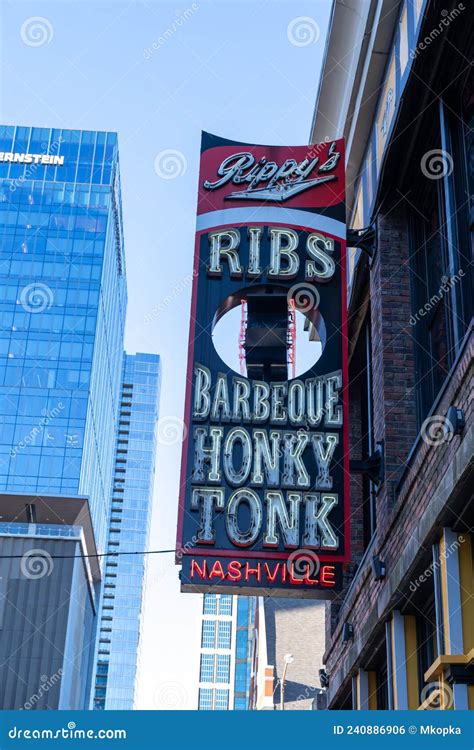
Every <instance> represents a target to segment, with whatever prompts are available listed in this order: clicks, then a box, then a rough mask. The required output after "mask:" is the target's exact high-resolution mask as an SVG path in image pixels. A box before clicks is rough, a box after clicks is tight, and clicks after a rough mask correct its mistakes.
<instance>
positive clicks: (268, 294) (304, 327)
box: [212, 283, 326, 382]
mask: <svg viewBox="0 0 474 750" xmlns="http://www.w3.org/2000/svg"><path fill="white" fill-rule="evenodd" d="M212 341H213V344H214V347H215V349H216V352H217V354H218V355H219V357H220V358H221V359H222V361H223V362H225V364H226V365H227V366H228V367H229V368H230V369H231V370H233V371H234V372H236V373H239V374H241V375H244V376H246V377H248V378H252V379H254V380H266V381H267V382H271V381H277V380H292V379H293V378H297V377H299V376H301V375H302V374H303V373H305V372H307V371H308V370H309V369H310V368H311V367H313V365H315V364H316V362H317V361H318V360H319V359H320V357H321V355H322V353H323V349H324V345H325V343H326V326H325V324H324V320H323V317H322V315H321V313H320V311H319V294H318V291H317V289H316V287H315V286H313V285H311V284H306V283H301V284H295V285H294V286H292V287H291V288H290V289H288V288H285V287H279V286H273V285H272V286H269V285H263V284H262V285H261V286H252V287H247V288H245V289H242V290H240V291H239V292H237V293H235V294H233V295H230V296H229V297H227V298H226V299H225V300H224V301H223V302H222V304H221V305H220V306H219V308H218V310H217V311H216V314H215V316H214V321H213V327H212Z"/></svg>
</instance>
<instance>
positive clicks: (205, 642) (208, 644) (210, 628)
mask: <svg viewBox="0 0 474 750" xmlns="http://www.w3.org/2000/svg"><path fill="white" fill-rule="evenodd" d="M215 644H216V622H215V620H203V623H202V641H201V646H202V648H214V647H215ZM229 648H230V645H229Z"/></svg>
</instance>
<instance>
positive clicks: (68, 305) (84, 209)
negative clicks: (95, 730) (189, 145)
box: [0, 127, 126, 708]
mask: <svg viewBox="0 0 474 750" xmlns="http://www.w3.org/2000/svg"><path fill="white" fill-rule="evenodd" d="M0 232H1V247H0V560H1V563H0V566H1V570H0V576H1V578H0V707H1V708H22V707H24V706H25V703H31V700H30V698H31V696H32V695H34V696H36V699H35V700H34V705H32V706H26V707H27V708H31V707H33V708H85V707H87V706H88V705H89V700H90V685H91V676H92V666H93V654H94V648H93V644H94V640H95V627H96V625H95V623H96V621H97V616H96V615H97V611H98V606H99V591H100V581H101V578H102V571H101V565H99V564H98V559H97V558H94V557H88V555H94V553H95V551H96V550H98V551H99V552H102V551H104V550H105V549H106V538H107V532H108V525H109V519H110V505H111V492H110V487H111V481H112V476H113V469H114V460H115V449H116V445H115V442H116V441H115V437H116V434H117V431H118V428H119V425H118V419H119V409H120V405H119V396H120V381H121V374H122V364H123V330H124V320H125V311H126V282H125V262H124V252H123V235H122V216H121V193H120V177H119V159H118V147H117V136H116V135H115V134H114V133H100V132H87V131H79V130H59V129H46V128H29V127H2V128H0ZM120 418H121V417H120ZM18 554H20V556H21V559H17V555H18ZM58 555H63V556H64V555H66V556H68V557H69V556H73V557H80V556H81V555H82V556H83V560H82V561H81V560H79V561H78V560H77V559H76V560H73V561H71V560H67V561H65V560H62V561H59V560H58V559H57V557H58ZM106 570H107V568H106ZM53 677H56V679H55V680H54V683H53V684H52V685H51V686H49V687H48V689H46V688H45V687H44V678H47V679H48V680H52V679H53ZM42 681H43V682H42ZM38 696H39V697H38Z"/></svg>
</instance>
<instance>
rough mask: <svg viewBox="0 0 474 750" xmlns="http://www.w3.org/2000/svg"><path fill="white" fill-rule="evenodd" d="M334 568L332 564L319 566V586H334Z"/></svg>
mask: <svg viewBox="0 0 474 750" xmlns="http://www.w3.org/2000/svg"><path fill="white" fill-rule="evenodd" d="M335 585H336V579H335V568H334V565H323V566H322V568H321V586H330V587H332V586H335Z"/></svg>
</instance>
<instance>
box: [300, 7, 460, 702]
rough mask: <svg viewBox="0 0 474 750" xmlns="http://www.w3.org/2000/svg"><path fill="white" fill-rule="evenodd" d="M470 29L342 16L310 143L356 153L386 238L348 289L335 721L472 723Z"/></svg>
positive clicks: (400, 10)
mask: <svg viewBox="0 0 474 750" xmlns="http://www.w3.org/2000/svg"><path fill="white" fill-rule="evenodd" d="M362 6H363V7H362ZM448 6H449V7H448ZM470 11H472V9H470V7H469V4H468V3H467V2H466V3H465V4H463V3H455V4H451V3H443V4H440V3H439V2H436V1H435V0H424V1H423V0H403V1H402V2H399V1H395V0H391V1H388V0H379V2H377V1H376V0H372V2H368V3H360V2H356V0H345V2H342V1H340V0H336V1H335V3H334V10H333V16H332V20H331V26H330V31H329V38H328V42H327V48H326V56H325V63H324V67H323V72H322V78H321V84H320V89H319V92H318V98H317V103H316V111H315V118H314V123H313V127H312V133H311V139H312V141H313V142H316V143H318V142H321V141H324V140H325V139H332V138H336V137H341V136H344V137H345V138H346V144H347V165H346V166H347V187H348V223H349V226H350V227H352V228H353V229H360V228H365V227H369V228H370V229H371V230H372V232H368V233H367V234H366V237H365V239H366V245H365V248H364V249H362V248H361V247H359V248H352V249H351V250H350V263H349V274H348V280H347V281H348V289H349V295H348V297H349V303H348V304H349V326H350V328H349V353H350V404H351V414H350V417H351V422H350V430H351V446H350V457H351V462H352V468H353V471H351V514H352V549H353V564H352V565H351V567H350V569H348V570H347V576H346V587H345V591H344V593H343V594H342V595H341V596H340V597H339V598H338V599H337V600H335V601H333V602H331V603H330V604H328V605H327V609H326V652H325V656H324V661H325V671H326V674H327V678H328V687H327V690H326V705H327V707H328V708H331V709H336V708H348V709H351V708H356V709H358V708H371V709H372V708H373V709H383V708H389V709H392V708H393V709H403V708H410V709H416V708H420V707H421V708H456V709H463V708H468V707H469V708H471V709H472V708H474V667H473V664H474V628H473V625H472V623H473V622H474V586H473V570H472V568H473V537H472V528H473V507H474V505H473V492H474V481H473V480H474V471H473V463H474V461H473V445H474V440H473V432H474V426H473V348H474V338H473V327H472V311H473V297H474V295H473V284H472V223H473V217H474V213H473V211H474V203H473V184H474V150H473V135H472V126H473V121H474V117H473V104H474V85H473V74H472V57H473V55H472V52H473V49H472V44H473V39H474V33H473V16H472V12H470ZM353 244H356V243H355V242H353ZM318 706H319V707H321V701H318Z"/></svg>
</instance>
